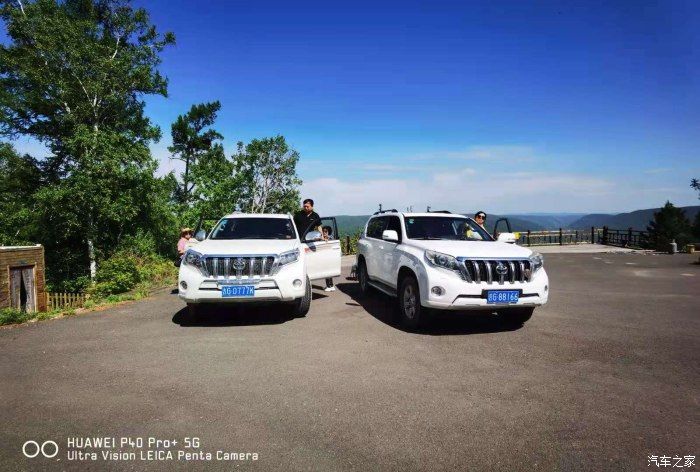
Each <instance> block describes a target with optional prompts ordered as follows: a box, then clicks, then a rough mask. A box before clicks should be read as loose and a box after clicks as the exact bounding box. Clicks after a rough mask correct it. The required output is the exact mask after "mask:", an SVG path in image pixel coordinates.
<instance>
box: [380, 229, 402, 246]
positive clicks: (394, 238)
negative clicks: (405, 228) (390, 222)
mask: <svg viewBox="0 0 700 472" xmlns="http://www.w3.org/2000/svg"><path fill="white" fill-rule="evenodd" d="M382 239H383V240H384V241H389V242H392V243H397V242H399V233H397V232H396V231H394V230H393V229H385V230H384V232H383V233H382Z"/></svg>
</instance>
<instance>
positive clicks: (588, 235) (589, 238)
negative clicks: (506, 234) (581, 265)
mask: <svg viewBox="0 0 700 472" xmlns="http://www.w3.org/2000/svg"><path fill="white" fill-rule="evenodd" d="M597 234H598V233H597V231H596V228H591V231H586V230H578V229H562V228H559V229H558V230H553V231H529V230H528V231H524V232H523V231H521V232H520V237H519V238H518V239H517V240H516V243H517V244H520V245H522V246H549V245H552V246H554V245H559V246H563V245H570V244H585V243H587V244H591V242H593V241H596V236H597Z"/></svg>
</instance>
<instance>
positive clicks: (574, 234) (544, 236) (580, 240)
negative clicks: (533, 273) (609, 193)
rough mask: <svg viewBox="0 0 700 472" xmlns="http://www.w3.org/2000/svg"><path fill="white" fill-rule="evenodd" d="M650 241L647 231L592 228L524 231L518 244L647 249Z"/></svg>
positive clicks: (605, 227)
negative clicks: (596, 245)
mask: <svg viewBox="0 0 700 472" xmlns="http://www.w3.org/2000/svg"><path fill="white" fill-rule="evenodd" d="M648 239H649V233H648V232H647V231H638V230H633V229H632V228H628V229H611V228H608V227H607V226H603V227H602V228H596V227H594V226H591V229H590V231H589V230H575V229H562V228H559V229H558V230H553V231H522V232H520V237H519V238H518V239H517V241H516V242H517V243H518V244H520V245H523V246H545V245H559V246H564V245H571V244H604V245H607V246H620V247H633V248H641V249H643V248H646V247H647V245H648Z"/></svg>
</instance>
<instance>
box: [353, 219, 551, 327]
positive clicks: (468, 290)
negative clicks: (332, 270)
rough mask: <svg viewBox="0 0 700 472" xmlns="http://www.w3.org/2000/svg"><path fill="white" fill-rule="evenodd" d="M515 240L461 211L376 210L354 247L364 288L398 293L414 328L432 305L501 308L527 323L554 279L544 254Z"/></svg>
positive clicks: (404, 315)
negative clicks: (488, 229) (491, 230)
mask: <svg viewBox="0 0 700 472" xmlns="http://www.w3.org/2000/svg"><path fill="white" fill-rule="evenodd" d="M514 242H515V237H514V235H513V234H512V233H503V234H501V235H499V237H498V240H496V239H494V238H493V237H491V235H490V234H489V233H488V232H486V231H484V230H483V229H482V228H481V227H480V226H479V225H477V224H476V222H475V221H474V220H472V219H471V218H467V217H465V216H463V215H458V214H452V213H449V212H431V213H401V212H398V211H396V210H389V211H385V212H378V213H375V214H374V215H373V216H372V217H371V218H370V219H369V221H368V222H367V226H366V227H365V231H364V232H363V234H362V235H361V237H360V240H359V241H358V245H357V246H358V254H357V279H358V282H359V285H360V290H361V291H362V293H366V292H367V291H368V290H369V289H370V287H372V288H375V289H377V290H380V291H382V292H385V293H387V294H389V295H391V296H395V297H397V298H398V305H399V312H400V314H401V318H402V321H403V323H404V324H405V325H406V326H407V327H409V328H417V327H418V326H419V325H421V324H422V323H423V322H424V321H425V319H426V315H427V314H428V313H427V312H428V310H429V309H442V310H487V311H497V312H499V314H501V315H503V316H505V317H508V318H510V319H512V320H514V321H516V322H520V323H524V322H525V321H527V320H528V319H530V317H531V316H532V313H533V311H534V309H535V307H537V306H540V305H544V304H545V303H547V298H548V296H549V280H548V278H547V273H546V272H545V270H544V268H543V258H542V256H541V255H540V254H537V253H533V252H532V251H531V250H530V249H527V248H524V247H520V246H517V245H515V244H513V243H514Z"/></svg>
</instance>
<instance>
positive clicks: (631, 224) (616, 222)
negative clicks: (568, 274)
mask: <svg viewBox="0 0 700 472" xmlns="http://www.w3.org/2000/svg"><path fill="white" fill-rule="evenodd" d="M681 208H682V209H683V210H684V211H685V216H686V217H688V219H690V221H691V222H692V221H693V220H694V218H695V215H696V214H697V213H698V212H700V206H687V207H681ZM656 211H659V208H648V209H646V210H636V211H632V212H629V213H618V214H615V215H613V214H605V213H591V214H585V213H532V214H523V215H520V214H517V215H495V214H489V215H488V219H487V222H486V228H487V229H488V230H489V231H492V230H493V225H494V224H495V223H496V220H498V219H499V218H504V217H507V218H508V220H509V221H510V225H511V229H512V230H513V231H527V230H531V231H543V230H554V229H559V228H564V229H589V228H590V227H591V226H595V227H597V228H600V227H603V226H607V227H608V228H613V229H627V228H632V229H635V230H642V231H644V230H646V229H647V225H648V224H649V221H651V220H652V219H653V218H654V212H656ZM466 214H468V215H471V214H472V213H466ZM369 216H370V215H339V216H336V221H337V223H338V232H339V233H340V234H341V236H345V235H347V234H349V235H352V234H355V233H356V232H358V231H360V230H361V229H362V228H364V226H365V223H367V220H368V219H369ZM499 229H501V228H500V227H499Z"/></svg>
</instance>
